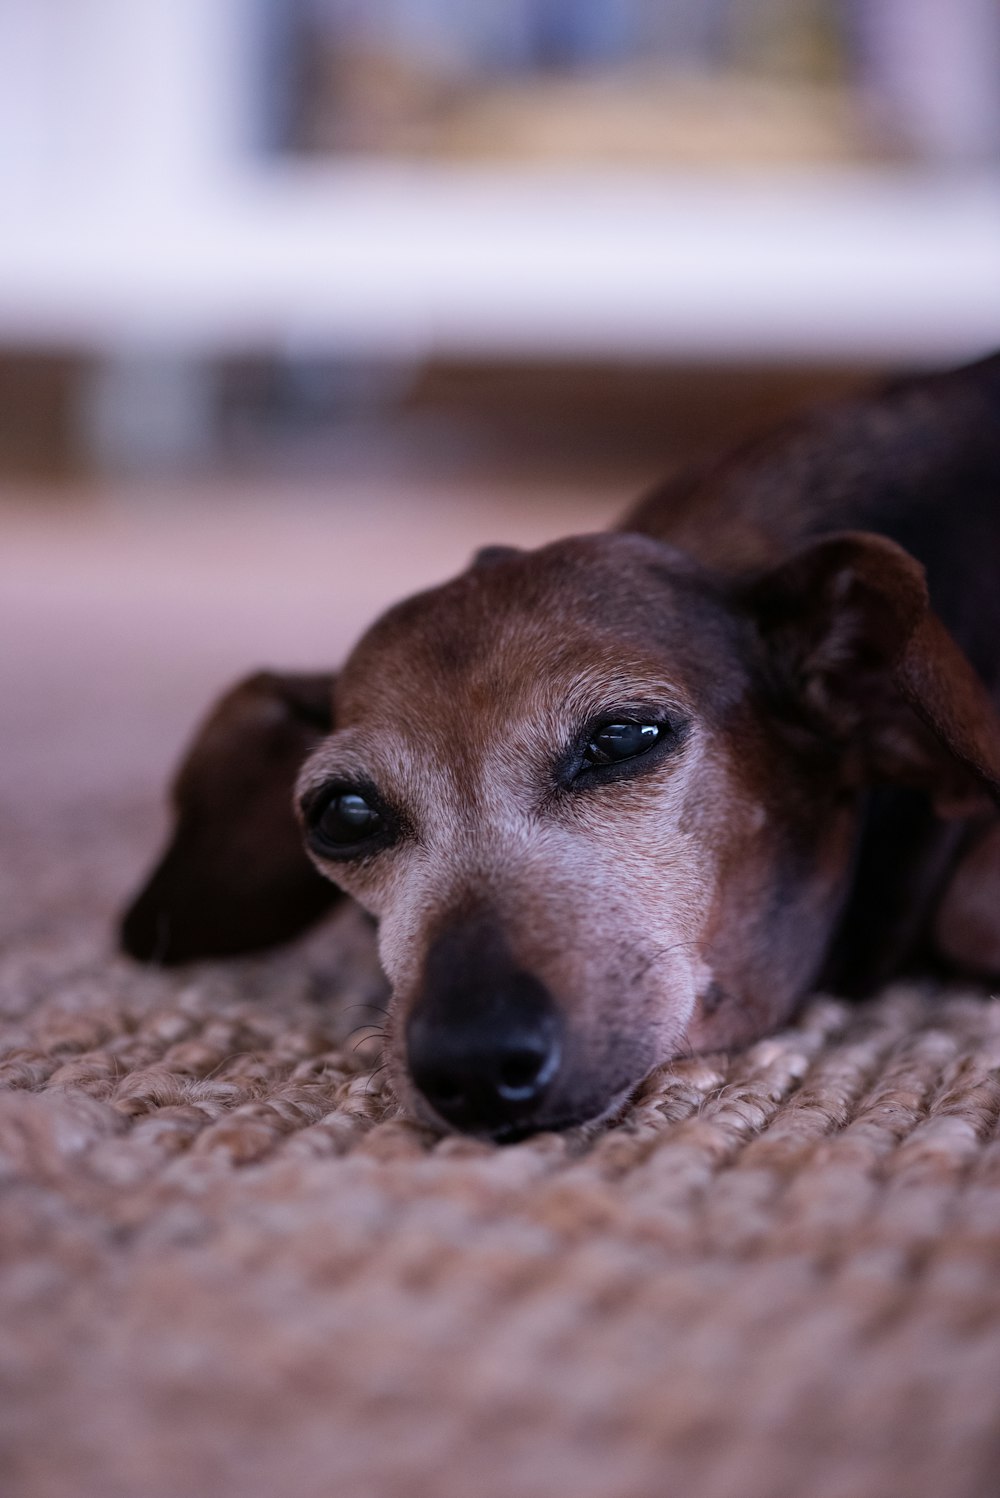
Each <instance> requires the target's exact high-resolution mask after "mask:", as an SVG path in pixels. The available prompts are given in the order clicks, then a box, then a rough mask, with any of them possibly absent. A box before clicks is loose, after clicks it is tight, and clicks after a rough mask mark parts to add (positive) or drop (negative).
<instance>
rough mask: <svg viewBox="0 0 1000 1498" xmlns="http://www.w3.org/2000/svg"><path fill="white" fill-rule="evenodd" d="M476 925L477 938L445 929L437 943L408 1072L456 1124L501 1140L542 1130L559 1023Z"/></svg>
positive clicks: (540, 988) (545, 996)
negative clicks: (469, 937) (539, 1128)
mask: <svg viewBox="0 0 1000 1498" xmlns="http://www.w3.org/2000/svg"><path fill="white" fill-rule="evenodd" d="M478 930H479V932H480V940H479V941H478V942H474V941H471V940H469V939H468V937H467V933H466V932H462V933H461V934H460V935H457V934H456V933H449V935H448V937H447V938H444V939H442V940H441V941H440V942H438V943H437V944H436V945H435V947H434V949H432V952H431V954H430V956H429V959H428V963H427V968H426V975H425V984H424V991H423V994H422V996H421V999H420V1001H419V1002H418V1003H417V1005H416V1006H415V1008H414V1010H413V1012H412V1014H411V1015H410V1018H409V1020H408V1022H407V1026H406V1044H407V1053H408V1060H409V1071H410V1076H411V1078H412V1079H413V1082H414V1084H415V1085H416V1086H417V1087H418V1088H419V1089H420V1091H421V1092H422V1093H423V1095H424V1097H425V1098H426V1099H427V1101H428V1102H429V1103H430V1104H431V1106H432V1107H433V1108H434V1110H435V1112H437V1113H438V1114H440V1116H441V1117H442V1118H443V1119H445V1120H446V1121H447V1122H448V1123H450V1124H452V1125H453V1126H454V1127H455V1128H457V1129H464V1130H467V1131H469V1132H470V1133H485V1134H492V1135H494V1136H496V1137H498V1138H503V1137H504V1136H507V1135H513V1134H515V1133H517V1132H520V1131H522V1130H530V1128H531V1127H532V1125H533V1124H534V1123H535V1121H536V1120H539V1122H538V1124H537V1126H538V1127H542V1126H543V1123H542V1122H541V1121H540V1114H541V1109H542V1106H543V1104H544V1101H545V1099H546V1097H547V1096H548V1094H549V1093H550V1091H551V1087H552V1083H553V1082H554V1080H555V1077H556V1074H557V1073H558V1071H559V1063H560V1059H561V1055H562V1043H561V1031H562V1025H561V1022H560V1018H559V1013H558V1010H557V1008H556V1006H555V1003H554V1002H553V1000H552V997H551V995H550V994H549V992H548V990H547V989H546V987H545V985H544V984H543V983H541V982H540V981H539V980H538V979H537V978H535V977H533V976H532V974H530V973H526V972H523V971H519V970H517V969H516V968H515V967H514V966H513V965H512V964H511V962H510V960H509V958H508V957H507V953H506V951H505V950H504V949H503V948H502V945H501V944H500V943H498V941H497V939H496V936H495V935H494V933H492V932H491V933H490V938H492V939H485V940H484V939H482V938H483V936H484V935H485V933H483V932H482V928H481V927H479V928H478ZM473 952H475V956H473Z"/></svg>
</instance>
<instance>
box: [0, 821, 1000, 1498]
mask: <svg viewBox="0 0 1000 1498" xmlns="http://www.w3.org/2000/svg"><path fill="white" fill-rule="evenodd" d="M144 816H145V817H146V821H144V820H143V818H144ZM147 823H148V813H143V814H142V815H140V813H139V812H138V811H137V810H136V808H134V807H133V808H130V807H129V806H127V805H124V804H112V803H108V804H105V805H95V804H93V802H90V803H89V804H88V805H87V807H86V809H84V808H82V807H81V808H78V809H77V810H76V811H73V809H72V808H71V807H69V808H63V809H62V810H60V812H59V816H58V818H57V819H56V820H55V821H53V822H52V823H51V824H50V825H49V826H48V827H47V828H42V829H41V832H40V830H39V823H38V820H37V817H36V818H35V820H34V821H33V823H32V826H31V829H30V831H29V828H28V825H27V823H25V822H22V821H21V820H20V819H19V817H18V816H15V815H13V814H9V815H8V817H7V820H6V823H5V825H4V828H3V832H4V847H5V855H4V860H3V872H2V894H3V929H4V933H5V939H4V945H3V952H2V959H0V998H2V1011H3V1020H2V1028H0V1039H2V1066H0V1071H2V1083H3V1092H2V1094H0V1156H2V1199H0V1252H2V1272H0V1294H2V1322H0V1379H2V1382H3V1386H4V1387H3V1390H2V1398H0V1471H2V1472H3V1474H4V1477H3V1482H2V1490H3V1492H4V1494H5V1495H6V1498H271V1495H277V1494H294V1495H295V1498H667V1495H678V1498H681V1495H683V1498H737V1495H739V1498H903V1495H906V1498H993V1495H995V1494H996V1493H997V1491H998V1490H1000V1132H998V1115H1000V1077H998V1071H997V1068H998V1067H1000V1004H998V1003H997V1002H995V1001H992V1000H991V999H990V998H989V997H988V996H986V995H983V994H975V993H969V992H964V993H963V992H959V991H956V992H950V993H947V994H944V993H936V992H932V991H929V990H920V989H918V988H913V987H897V988H895V989H893V990H892V991H890V992H888V993H886V994H884V995H883V996H881V997H880V998H879V999H878V1000H877V1001H875V1002H871V1003H867V1004H864V1005H860V1006H858V1005H854V1006H852V1005H848V1004H846V1003H842V1002H838V1001H836V1000H833V999H830V998H824V997H819V998H816V999H815V1000H813V1001H812V1002H811V1003H809V1004H808V1006H807V1007H806V1008H805V1010H804V1012H803V1013H802V1015H801V1017H800V1018H799V1020H798V1022H797V1023H795V1024H794V1025H793V1026H791V1027H790V1028H789V1029H787V1030H785V1031H784V1032H782V1033H781V1034H780V1035H777V1036H775V1037H774V1038H772V1039H769V1040H767V1041H765V1042H763V1043H762V1044H759V1045H757V1046H755V1047H754V1048H753V1049H751V1050H749V1051H747V1052H745V1053H743V1054H740V1055H734V1056H729V1057H726V1056H705V1057H699V1058H696V1059H692V1060H685V1061H682V1062H680V1063H678V1064H676V1065H674V1066H671V1067H668V1068H665V1069H663V1070H662V1071H660V1072H658V1073H656V1074H655V1075H654V1076H652V1077H651V1078H650V1079H649V1080H648V1082H647V1083H646V1085H645V1086H644V1087H643V1088H642V1090H641V1094H640V1096H639V1097H638V1098H637V1100H636V1102H635V1105H634V1107H633V1108H632V1110H631V1111H630V1113H629V1114H628V1116H627V1117H626V1118H625V1120H624V1122H623V1123H621V1124H620V1125H619V1126H617V1127H614V1128H610V1129H606V1130H603V1131H598V1132H597V1133H595V1134H594V1135H593V1136H592V1137H587V1136H586V1135H584V1134H581V1133H576V1134H568V1135H562V1136H555V1135H548V1136H544V1137H540V1138H537V1139H534V1140H531V1141H529V1142H526V1143H523V1144H519V1145H517V1146H514V1147H509V1148H493V1147H490V1146H488V1145H485V1144H480V1143H475V1142H472V1141H469V1140H465V1139H461V1138H447V1139H443V1140H441V1139H435V1138H434V1137H433V1136H432V1135H431V1134H429V1133H427V1132H426V1131H424V1130H422V1129H420V1128H418V1127H416V1126H414V1125H413V1124H411V1123H409V1122H407V1121H406V1120H405V1119H401V1118H399V1117H398V1116H397V1114H396V1112H395V1110H394V1108H393V1105H392V1100H391V1098H389V1097H388V1096H387V1095H386V1093H385V1092H384V1091H383V1090H382V1088H381V1085H380V1084H381V1080H382V1079H381V1077H380V1076H378V1075H376V1076H374V1077H373V1076H372V1069H373V1067H374V1066H376V1065H377V1052H378V1037H377V1036H374V1035H372V1034H371V1032H370V1031H368V1030H366V1029H364V1028H360V1027H362V1026H364V1025H365V1024H366V1023H376V1024H377V1021H378V1013H377V1006H378V1005H380V1004H381V1002H382V1000H383V992H382V987H381V982H380V979H379V976H378V973H377V970H376V968H375V967H374V964H373V959H372V953H371V944H370V938H369V936H368V933H367V931H366V930H365V928H364V927H363V925H362V923H361V922H360V921H359V920H357V919H355V918H352V916H351V915H350V913H348V915H347V916H346V917H344V918H340V919H338V920H336V921H334V922H333V923H332V924H331V925H329V926H328V927H327V928H325V929H323V930H321V931H320V932H318V933H317V934H316V935H315V936H314V937H312V938H311V939H310V940H309V941H307V942H305V943H302V944H300V945H299V946H298V947H297V948H293V949H288V950H287V951H285V952H283V953H279V954H276V955H274V956H270V957H267V958H262V959H255V960H253V961H249V960H246V961H241V962H237V963H231V964H217V965H212V964H204V965H201V966H198V967H194V968H191V969H189V970H186V971H183V972H178V973H171V974H167V973H163V972H157V971H150V970H142V969H139V968H137V967H135V966H133V965H131V964H129V963H128V962H126V961H124V960H122V959H120V958H118V957H116V956H114V955H113V953H112V951H111V945H110V936H109V917H110V911H111V908H112V906H113V903H114V900H115V899H116V898H117V897H119V896H120V893H121V890H122V889H123V888H124V886H125V884H127V882H128V880H129V878H131V877H132V875H133V873H134V872H135V871H136V870H137V868H138V865H139V863H140V862H141V859H142V852H141V851H140V845H141V843H142V840H143V838H146V839H147V840H148V825H147ZM354 1006H360V1007H354ZM365 1006H375V1007H365Z"/></svg>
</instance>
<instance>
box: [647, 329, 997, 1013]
mask: <svg viewBox="0 0 1000 1498" xmlns="http://www.w3.org/2000/svg"><path fill="white" fill-rule="evenodd" d="M621 528H622V529H624V530H638V531H641V532H643V533H645V534H648V535H653V536H656V537H658V538H659V539H662V540H665V541H669V542H670V543H672V544H673V545H676V546H678V547H680V548H682V549H683V550H685V551H687V552H689V553H691V554H692V555H693V556H696V557H697V558H698V559H699V560H701V561H702V562H704V563H706V564H707V565H709V566H711V567H714V568H717V569H719V570H720V571H722V572H726V573H733V574H738V575H742V574H745V573H751V572H753V571H754V570H755V569H759V568H764V567H767V566H770V565H773V564H774V563H775V562H778V561H780V560H781V559H782V558H783V557H785V556H787V555H788V554H789V553H791V552H792V551H794V550H795V549H796V547H798V546H799V545H801V544H802V543H803V542H805V541H808V540H810V539H811V538H814V537H817V536H821V535H824V534H827V533H830V532H834V531H842V530H864V531H876V532H879V533H880V534H883V535H887V536H890V537H891V538H892V539H893V540H894V541H897V542H898V543H899V544H900V545H901V546H904V547H905V548H906V549H907V551H909V552H911V553H912V554H913V555H914V556H915V557H916V558H917V559H918V560H919V561H920V562H922V563H923V565H924V567H925V568H926V571H927V581H928V587H929V591H930V596H931V602H932V604H933V606H934V608H935V611H936V612H937V614H938V615H939V617H940V618H941V619H942V620H943V622H944V623H945V625H946V626H947V627H948V629H949V630H950V632H951V633H952V635H953V636H954V637H955V639H956V640H957V641H958V643H959V644H960V645H961V646H962V648H963V650H964V651H965V653H966V655H967V656H968V658H969V660H970V661H971V662H972V664H973V665H974V666H975V668H976V670H977V672H978V673H979V675H980V677H981V678H982V680H983V681H984V682H985V683H986V685H987V686H988V687H989V689H990V691H991V693H992V694H993V697H994V699H995V700H1000V355H994V356H993V357H992V358H989V359H985V360H982V361H981V362H979V363H976V364H973V365H969V366H967V367H966V368H964V369H960V370H957V371H952V372H948V373H945V374H935V375H929V376H924V377H921V378H916V379H910V380H906V381H901V382H899V383H897V384H895V385H892V386H890V387H889V388H888V389H883V390H880V391H878V392H876V393H874V394H873V395H872V396H870V397H868V398H863V397H862V398H857V399H854V400H849V401H844V402H842V403H840V404H838V405H836V406H833V407H822V408H820V409H818V410H816V411H815V412H813V413H809V414H807V415H805V416H803V417H801V418H798V419H796V420H794V421H792V422H790V423H788V424H787V425H786V426H785V427H783V428H781V429H780V430H778V431H777V432H774V433H772V434H770V435H769V436H767V437H765V438H763V439H760V440H756V441H752V442H750V443H748V444H746V445H745V446H743V447H741V448H740V449H738V450H737V451H735V452H733V453H731V454H728V455H726V456H725V457H723V458H722V459H721V460H719V461H716V462H714V463H711V464H709V465H706V466H705V467H704V468H702V469H700V470H698V471H695V472H691V473H687V474H683V475H681V476H680V477H679V478H676V479H674V480H672V481H670V482H668V483H667V484H665V485H663V486H661V487H659V488H658V489H656V490H654V491H653V492H652V493H651V494H649V495H648V496H647V497H646V498H644V499H643V500H641V501H640V503H639V504H638V505H637V506H635V507H634V508H633V509H632V510H631V511H630V512H629V513H628V514H627V515H626V517H625V519H624V520H623V521H622V523H621ZM988 838H989V834H987V839H986V840H988ZM994 842H995V843H996V844H997V858H996V859H990V858H984V856H983V852H982V849H983V847H984V846H985V840H984V837H983V832H982V828H981V827H979V826H975V827H971V828H970V827H969V826H968V825H966V824H963V823H961V822H943V821H941V820H940V819H939V818H938V817H936V816H935V815H934V812H933V810H932V808H931V806H930V805H929V803H928V801H927V798H926V797H924V796H922V795H920V794H919V793H918V792H915V791H907V790H904V789H899V788H891V789H889V788H886V789H878V790H876V791H874V792H872V793H871V795H870V798H869V806H868V811H867V817H866V830H865V834H864V836H863V839H862V843H861V847H860V851H859V855H858V865H857V876H856V880H855V885H854V894H853V897H852V899H851V901H850V904H849V906H848V908H847V910H846V912H845V915H844V919H843V923H842V927H841V932H840V938H839V940H838V941H837V942H836V943H835V944H834V948H833V952H832V956H831V961H830V963H829V966H828V970H827V972H826V974H825V977H826V979H827V981H829V982H831V983H834V984H836V985H837V986H839V987H840V988H842V989H844V988H854V989H857V990H864V989H867V988H869V987H871V986H873V985H874V984H876V983H877V982H879V981H881V980H882V979H883V978H884V977H886V976H888V975H889V974H890V973H892V972H893V971H895V970H897V969H898V968H899V966H900V965H901V964H903V963H905V962H906V961H907V960H908V959H911V958H915V959H919V960H921V961H925V960H926V959H927V956H928V941H927V935H928V920H929V916H930V914H931V912H932V911H933V910H934V909H935V907H937V906H939V905H941V904H942V901H943V898H944V894H945V893H946V891H947V889H948V886H949V883H952V884H954V883H955V876H956V873H957V872H960V871H961V867H962V864H963V861H967V862H968V864H969V868H970V870H971V868H972V863H971V861H970V860H969V855H970V854H971V853H972V852H973V851H974V850H978V851H977V852H976V862H975V870H974V877H975V879H976V880H977V882H980V883H981V881H982V880H983V879H984V878H985V880H986V886H985V887H986V888H994V889H995V891H996V893H997V894H998V895H1000V837H997V836H996V835H994ZM994 862H996V863H997V869H996V875H995V878H994V879H991V877H990V876H991V874H992V873H993V863H994ZM970 877H971V876H970ZM980 898H982V897H981V896H980ZM952 904H953V905H954V906H956V907H958V908H960V909H961V911H962V912H963V915H964V912H965V910H966V909H967V907H968V892H967V891H966V892H964V893H963V894H962V895H961V897H960V898H956V899H955V900H953V902H952ZM943 908H944V909H945V910H946V911H947V909H948V902H947V901H944V907H943ZM937 934H938V938H939V940H938V945H939V946H940V945H941V941H940V937H941V932H940V931H939V932H938V933H937ZM965 940H966V937H965V936H964V933H963V935H962V938H961V940H957V942H956V940H954V939H953V942H952V945H953V946H954V945H956V944H957V946H958V947H959V948H961V946H962V944H963V942H964V941H965ZM998 943H1000V938H998ZM944 944H945V945H946V946H947V945H948V941H947V935H946V940H945V943H944ZM951 955H952V956H953V957H957V958H958V959H959V961H961V955H962V954H961V951H953V952H952V954H951Z"/></svg>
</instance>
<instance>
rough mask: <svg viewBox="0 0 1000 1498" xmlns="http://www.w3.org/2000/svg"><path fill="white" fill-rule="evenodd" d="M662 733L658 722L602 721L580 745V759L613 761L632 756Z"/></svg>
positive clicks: (597, 762)
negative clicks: (581, 749)
mask: <svg viewBox="0 0 1000 1498" xmlns="http://www.w3.org/2000/svg"><path fill="white" fill-rule="evenodd" d="M663 733H664V728H663V725H662V724H661V723H605V724H604V725H603V726H602V727H600V728H598V729H597V731H596V732H595V733H594V735H593V737H592V738H591V740H590V742H589V743H588V744H587V747H586V749H584V751H583V759H584V763H585V764H588V765H614V764H617V763H618V762H619V761H620V760H623V759H635V757H636V755H637V754H645V753H646V751H647V749H652V747H653V745H654V744H658V743H659V742H660V739H661V738H662V737H663Z"/></svg>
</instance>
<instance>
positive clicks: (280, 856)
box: [121, 671, 338, 964]
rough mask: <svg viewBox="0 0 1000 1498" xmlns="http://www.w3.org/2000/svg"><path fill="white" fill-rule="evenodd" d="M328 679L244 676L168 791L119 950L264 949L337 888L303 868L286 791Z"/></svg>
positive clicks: (314, 913) (328, 705) (160, 957)
mask: <svg viewBox="0 0 1000 1498" xmlns="http://www.w3.org/2000/svg"><path fill="white" fill-rule="evenodd" d="M332 696H333V678H332V676H326V675H316V676H279V675H276V674H274V673H272V672H270V671H262V672H259V673H258V674H257V675H255V676H251V677H248V678H247V679H246V680H245V681H241V682H240V683H239V684H238V685H237V686H235V687H233V688H232V689H231V690H230V691H228V692H227V693H226V694H225V696H224V697H223V698H222V699H221V700H220V701H219V702H218V703H217V704H216V706H215V707H214V709H213V710H212V712H211V713H210V715H209V717H208V718H207V720H206V721H205V723H204V724H203V725H202V727H201V728H200V729H199V731H198V733H197V734H196V735H195V738H194V740H193V742H192V744H191V745H190V747H189V749H188V752H187V754H186V756H185V758H184V760H183V761H182V763H181V766H180V769H179V771H178V773H177V777H176V780H175V782H174V787H173V807H174V814H175V823H174V829H173V834H172V837H171V840H170V842H169V844H168V846H167V849H166V851H165V852H164V854H163V856H162V858H161V859H160V861H159V863H158V864H157V865H156V867H155V868H154V869H153V871H152V873H151V874H150V876H149V878H148V880H147V881H146V883H145V885H144V886H143V888H142V889H141V890H140V892H139V894H138V895H137V896H136V897H135V899H134V900H133V902H132V904H131V905H130V907H129V908H128V910H127V911H126V913H125V916H124V918H123V920H122V925H121V943H122V946H123V948H124V949H125V951H126V952H128V953H129V954H130V955H131V956H133V957H138V958H140V959H141V960H143V961H147V962H162V963H170V964H172V963H178V962H189V961H191V960H192V959H194V958H197V957H221V956H227V955H232V954H234V953H237V952H247V951H251V950H253V949H255V948H259V947H267V946H271V945H273V944H275V943H277V942H282V941H287V940H288V939H289V938H290V937H293V936H296V935H297V934H298V933H299V932H300V931H303V930H304V929H305V928H306V927H307V926H309V925H311V924H312V923H313V921H315V920H317V919H318V918H319V917H320V916H321V915H322V914H323V913H324V912H325V911H326V910H327V909H328V908H329V906H330V905H332V903H333V902H334V900H336V899H337V898H338V892H337V890H336V889H335V888H334V887H333V885H331V884H329V883H327V881H326V880H325V879H323V878H322V876H321V875H320V874H318V873H317V871H316V869H315V868H314V867H313V865H312V864H311V863H310V861H309V859H308V858H307V856H306V853H305V850H304V848H303V845H302V835H301V832H300V830H299V826H298V823H297V821H296V818H295V813H294V810H293V808H292V792H293V789H294V786H295V780H296V777H297V775H298V772H299V769H300V768H301V766H302V762H303V760H304V759H305V757H306V755H307V754H308V753H309V751H310V749H311V748H312V747H313V745H314V744H316V743H317V742H318V741H319V740H320V739H321V738H322V737H323V736H324V735H325V734H327V733H329V732H330V729H331V726H332V724H331V712H332Z"/></svg>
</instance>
